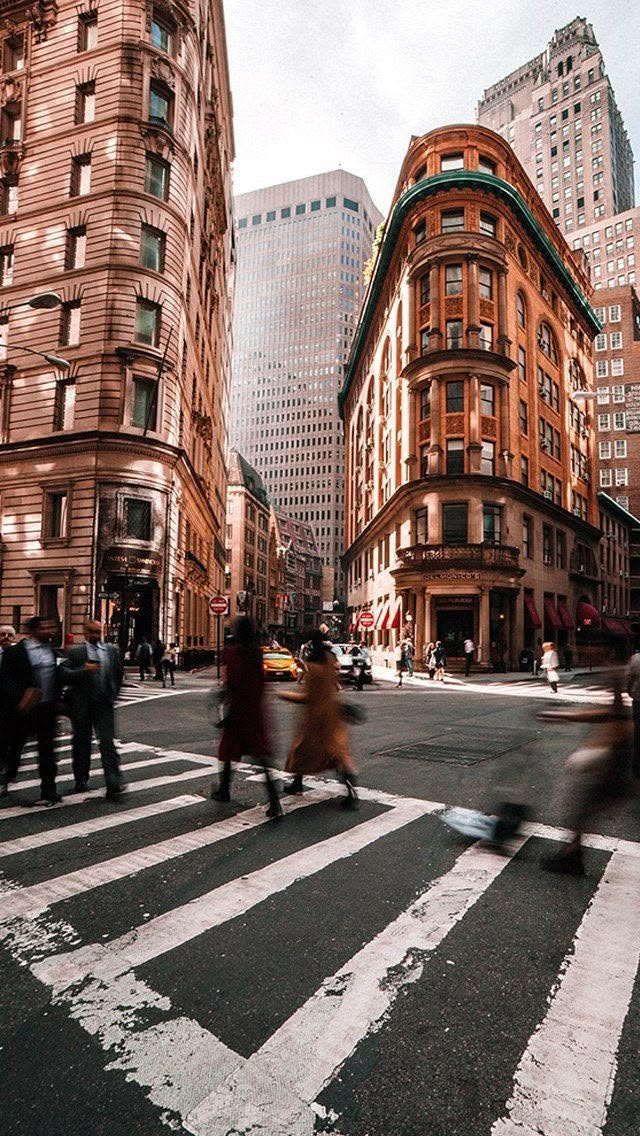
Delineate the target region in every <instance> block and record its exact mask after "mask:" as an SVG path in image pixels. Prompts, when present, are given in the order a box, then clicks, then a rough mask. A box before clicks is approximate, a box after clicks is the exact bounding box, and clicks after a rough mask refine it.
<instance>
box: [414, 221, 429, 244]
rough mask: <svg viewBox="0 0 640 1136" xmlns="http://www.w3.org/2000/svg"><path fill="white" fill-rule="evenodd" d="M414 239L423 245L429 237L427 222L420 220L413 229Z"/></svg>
mask: <svg viewBox="0 0 640 1136" xmlns="http://www.w3.org/2000/svg"><path fill="white" fill-rule="evenodd" d="M413 239H414V242H415V243H416V244H417V245H421V244H422V243H423V242H424V241H426V239H427V222H426V221H419V222H418V224H417V225H416V226H415V227H414V230H413Z"/></svg>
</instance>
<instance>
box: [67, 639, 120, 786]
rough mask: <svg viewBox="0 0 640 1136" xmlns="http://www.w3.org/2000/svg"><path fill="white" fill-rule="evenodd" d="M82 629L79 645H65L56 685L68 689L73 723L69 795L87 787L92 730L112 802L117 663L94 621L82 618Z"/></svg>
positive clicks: (116, 766) (116, 768)
mask: <svg viewBox="0 0 640 1136" xmlns="http://www.w3.org/2000/svg"><path fill="white" fill-rule="evenodd" d="M83 630H84V637H85V642H84V643H82V644H81V645H80V646H78V647H70V648H69V650H68V651H67V655H66V658H65V659H64V661H63V662H62V665H61V667H60V671H61V678H62V682H63V684H64V685H65V686H67V685H68V686H69V695H68V701H67V705H68V707H69V713H70V715H71V721H72V723H73V747H72V760H73V776H74V778H75V790H74V791H75V792H76V793H82V792H84V791H85V790H86V789H88V787H89V769H90V766H91V737H92V733H93V731H94V730H95V733H96V737H97V739H98V743H99V745H100V757H101V760H102V768H103V770H104V779H105V781H106V784H107V797H108V799H109V800H117V799H118V797H119V796H120V793H121V792H122V776H121V773H120V758H119V756H118V751H117V749H116V747H115V743H114V740H113V732H114V703H115V701H116V698H117V697H118V694H119V693H120V687H121V686H122V677H123V670H122V661H121V659H120V652H119V651H118V648H117V647H114V646H113V644H111V643H104V642H103V641H102V636H101V633H102V628H101V625H100V623H99V622H98V620H95V619H87V620H85V623H84V628H83Z"/></svg>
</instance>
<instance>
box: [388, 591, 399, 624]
mask: <svg viewBox="0 0 640 1136" xmlns="http://www.w3.org/2000/svg"><path fill="white" fill-rule="evenodd" d="M401 622H402V596H397V597H396V599H395V600H394V601H393V602H392V603H391V604H390V605H389V615H388V618H387V623H386V630H387V631H399V630H400V625H401Z"/></svg>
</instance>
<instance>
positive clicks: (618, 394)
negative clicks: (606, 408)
mask: <svg viewBox="0 0 640 1136" xmlns="http://www.w3.org/2000/svg"><path fill="white" fill-rule="evenodd" d="M611 390H612V393H613V401H614V402H624V397H625V396H624V386H618V385H617V384H616V386H614V387H612V388H611Z"/></svg>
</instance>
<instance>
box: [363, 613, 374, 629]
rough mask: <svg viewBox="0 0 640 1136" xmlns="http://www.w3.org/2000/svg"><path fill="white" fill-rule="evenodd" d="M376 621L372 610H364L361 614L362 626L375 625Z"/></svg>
mask: <svg viewBox="0 0 640 1136" xmlns="http://www.w3.org/2000/svg"><path fill="white" fill-rule="evenodd" d="M374 622H375V621H374V618H373V612H372V611H363V612H362V614H361V615H360V626H361V627H373V624H374Z"/></svg>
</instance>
